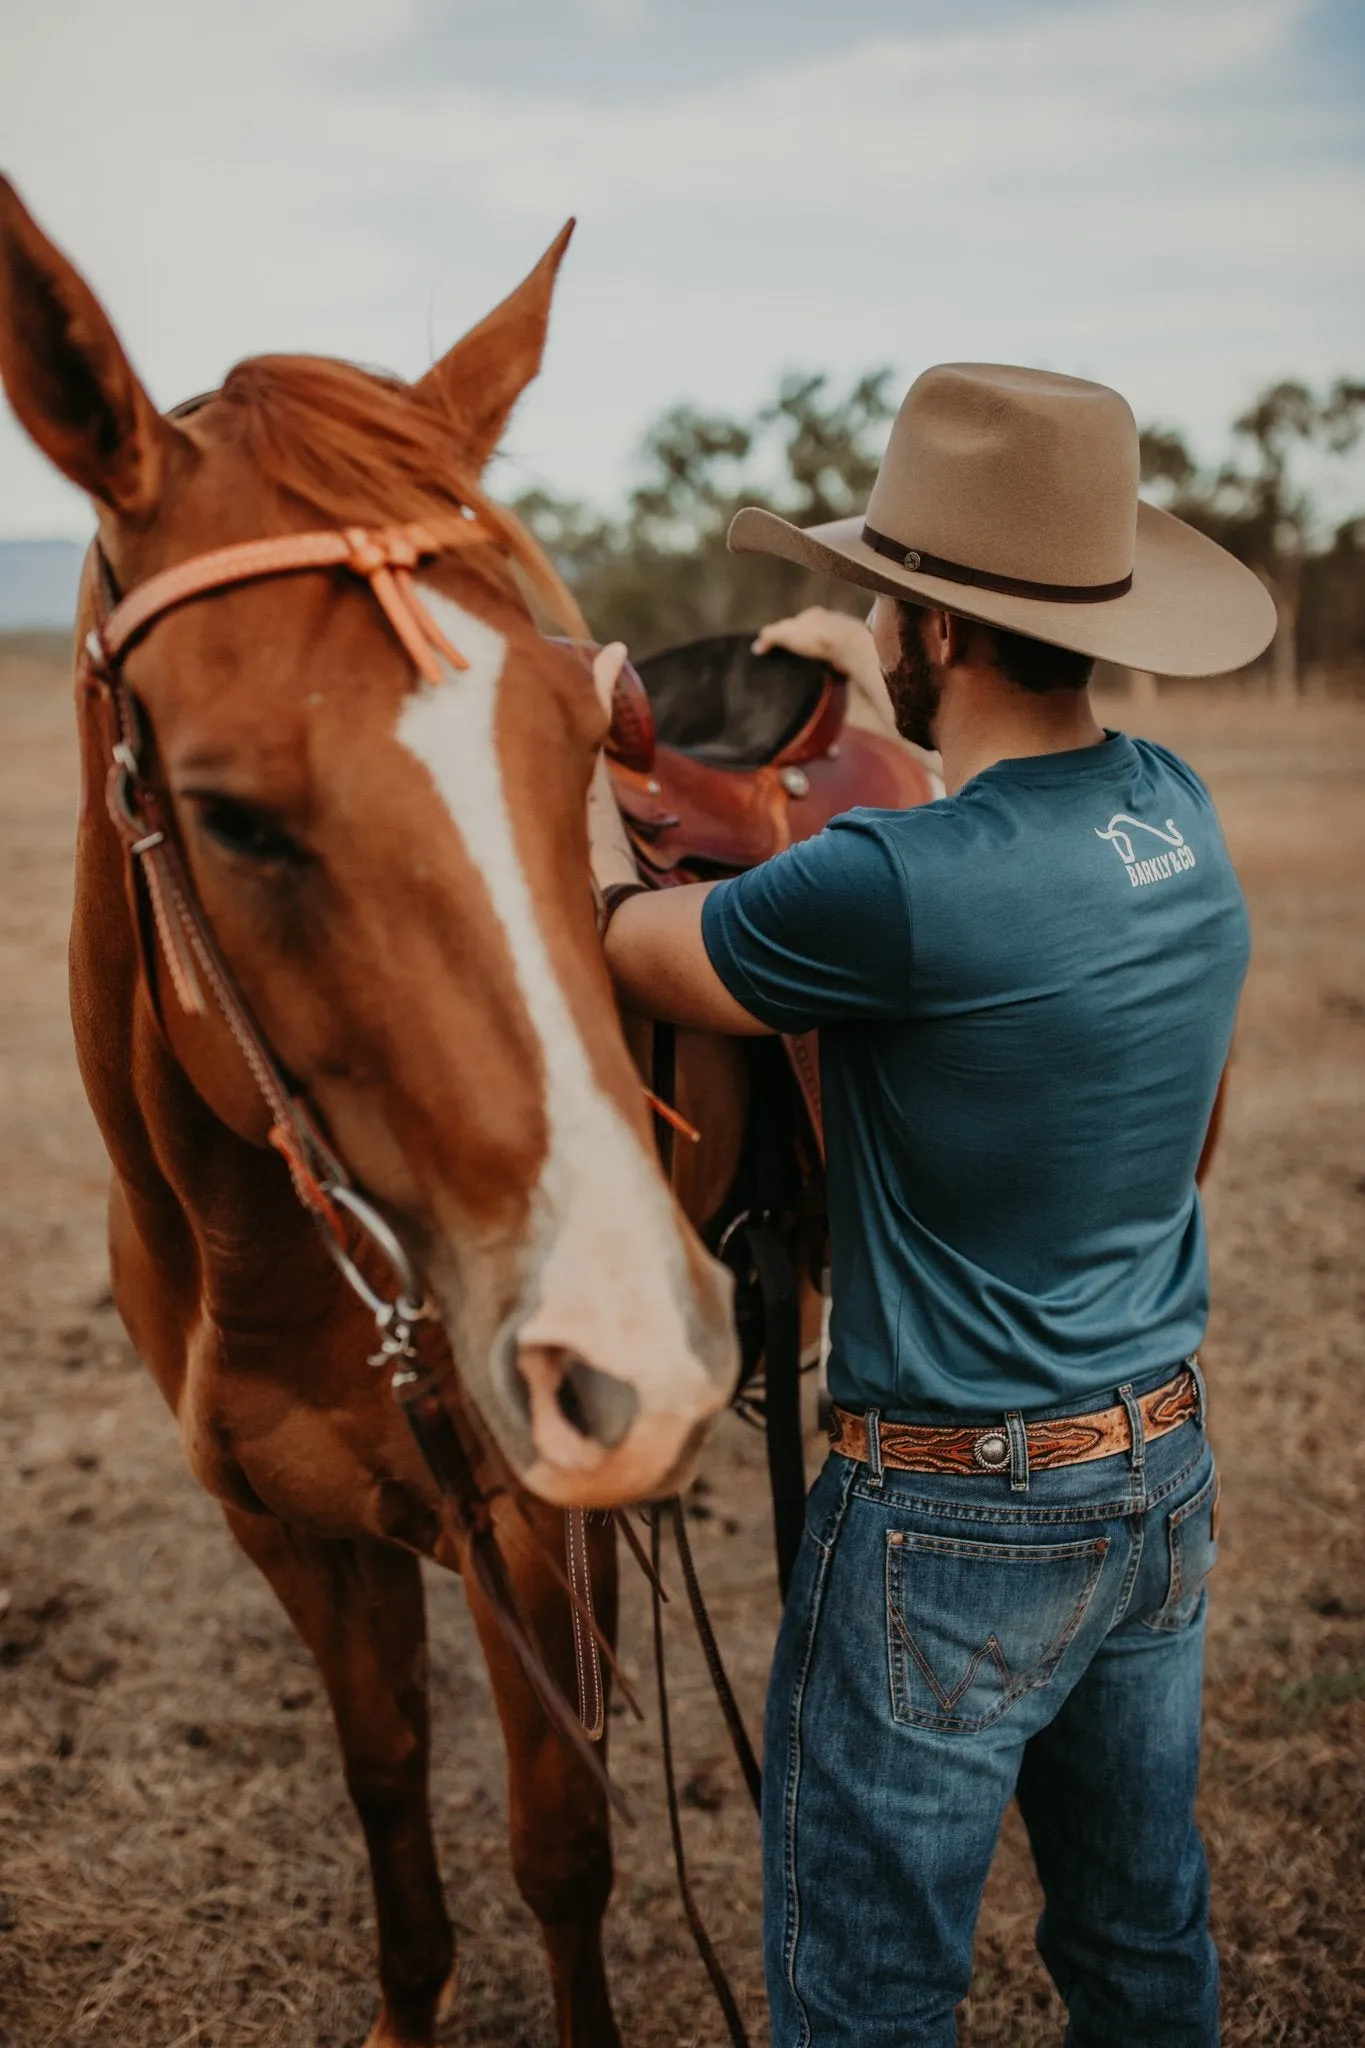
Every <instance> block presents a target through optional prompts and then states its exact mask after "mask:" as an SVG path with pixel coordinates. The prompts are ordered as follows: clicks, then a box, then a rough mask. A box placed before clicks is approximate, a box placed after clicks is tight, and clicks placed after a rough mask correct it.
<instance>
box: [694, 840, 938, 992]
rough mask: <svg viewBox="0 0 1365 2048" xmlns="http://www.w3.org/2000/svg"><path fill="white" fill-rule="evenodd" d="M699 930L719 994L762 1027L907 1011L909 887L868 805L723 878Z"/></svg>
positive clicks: (910, 970)
mask: <svg viewBox="0 0 1365 2048" xmlns="http://www.w3.org/2000/svg"><path fill="white" fill-rule="evenodd" d="M701 928H702V939H703V941H704V943H705V946H706V951H707V954H708V956H709V958H710V961H711V965H712V966H713V967H714V968H715V970H716V973H717V974H718V975H719V976H720V978H721V980H722V981H723V982H724V983H725V986H726V988H727V989H728V990H729V991H730V994H731V995H732V996H733V997H734V998H735V1001H736V1002H737V1003H741V1004H742V1005H743V1006H744V1008H745V1009H746V1010H748V1011H749V1013H750V1015H751V1016H754V1017H757V1019H758V1020H759V1022H760V1023H761V1024H766V1025H768V1026H769V1027H770V1028H771V1029H772V1030H775V1031H810V1030H813V1029H815V1028H816V1027H817V1026H819V1025H822V1024H841V1023H849V1022H852V1021H854V1020H855V1019H858V1018H863V1019H880V1020H883V1021H884V1020H887V1019H890V1018H896V1017H904V1016H907V1015H908V1014H909V1011H910V1007H911V982H912V979H913V959H912V946H911V926H910V900H909V894H908V891H907V888H906V884H905V879H904V876H903V873H902V869H901V864H900V861H899V859H898V858H897V855H896V853H895V851H894V849H893V848H892V847H891V846H890V845H889V844H888V843H887V835H886V829H885V826H884V825H879V824H878V822H877V818H876V814H875V813H868V814H864V815H860V814H859V813H858V812H856V811H855V812H850V813H849V814H848V815H847V816H846V817H843V818H836V819H835V820H834V822H833V823H832V824H830V825H827V826H826V827H825V830H824V831H823V832H821V833H819V834H818V835H817V836H816V837H815V838H814V839H807V840H804V841H803V842H802V843H801V844H800V845H799V846H793V847H790V848H789V849H788V850H787V852H786V853H780V854H778V855H777V856H776V858H775V859H773V860H769V861H764V862H763V864H762V866H760V867H756V868H751V869H750V870H749V872H748V873H747V874H744V875H738V876H736V878H735V879H734V880H733V881H729V882H722V883H721V884H720V886H719V888H716V889H713V890H712V891H711V894H710V895H709V896H708V897H707V899H706V902H705V903H704V904H703V906H702V926H701Z"/></svg>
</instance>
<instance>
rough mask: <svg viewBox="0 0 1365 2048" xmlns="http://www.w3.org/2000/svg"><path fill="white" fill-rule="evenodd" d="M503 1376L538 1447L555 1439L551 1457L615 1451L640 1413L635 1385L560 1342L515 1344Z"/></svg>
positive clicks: (582, 1455)
mask: <svg viewBox="0 0 1365 2048" xmlns="http://www.w3.org/2000/svg"><path fill="white" fill-rule="evenodd" d="M508 1378H509V1382H510V1392H511V1394H512V1398H513V1400H514V1402H515V1403H516V1405H517V1406H518V1407H519V1408H523V1412H524V1413H525V1415H526V1419H527V1421H528V1422H529V1423H530V1424H531V1429H532V1432H533V1434H534V1435H535V1436H536V1438H537V1440H538V1441H539V1442H540V1443H541V1445H542V1448H546V1447H547V1446H548V1445H549V1444H550V1443H551V1442H552V1441H555V1440H557V1441H558V1443H559V1451H558V1452H557V1453H556V1454H555V1455H556V1456H558V1457H561V1458H565V1457H567V1458H569V1459H571V1460H572V1461H573V1462H575V1463H577V1462H580V1461H581V1459H582V1458H583V1457H584V1456H586V1455H587V1454H588V1453H590V1452H591V1453H592V1454H593V1455H594V1456H600V1454H601V1453H602V1452H603V1451H612V1450H615V1449H616V1446H617V1445H618V1444H619V1443H621V1442H623V1441H624V1439H625V1438H626V1437H627V1436H628V1435H629V1434H630V1430H631V1426H632V1424H633V1423H634V1421H635V1418H636V1416H637V1415H638V1414H639V1412H640V1397H639V1395H638V1394H637V1393H636V1391H635V1389H634V1387H631V1386H628V1385H627V1384H626V1382H625V1381H624V1380H620V1379H617V1377H616V1375H615V1374H614V1373H610V1372H601V1371H599V1369H598V1368H597V1367H596V1366H595V1365H589V1364H588V1361H587V1359H586V1358H581V1357H580V1356H579V1354H578V1353H577V1352H576V1351H570V1350H569V1349H568V1347H567V1346H565V1345H561V1344H522V1345H520V1346H519V1347H518V1349H517V1354H516V1358H515V1360H514V1361H513V1363H512V1369H511V1372H510V1374H509V1375H508Z"/></svg>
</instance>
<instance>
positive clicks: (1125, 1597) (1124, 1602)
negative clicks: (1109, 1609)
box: [1114, 1515, 1146, 1628]
mask: <svg viewBox="0 0 1365 2048" xmlns="http://www.w3.org/2000/svg"><path fill="white" fill-rule="evenodd" d="M1145 1519H1146V1518H1145V1516H1144V1515H1134V1516H1133V1518H1132V1524H1131V1527H1132V1536H1133V1548H1132V1553H1131V1555H1130V1557H1129V1559H1128V1569H1127V1571H1126V1572H1125V1573H1124V1575H1123V1584H1122V1585H1121V1586H1120V1587H1119V1598H1118V1605H1117V1607H1116V1608H1115V1609H1114V1627H1115V1628H1117V1627H1118V1626H1119V1623H1120V1622H1121V1621H1122V1620H1123V1619H1124V1617H1125V1615H1126V1614H1127V1612H1128V1608H1129V1606H1130V1604H1131V1602H1132V1598H1133V1588H1134V1587H1135V1586H1136V1584H1137V1575H1138V1570H1139V1567H1140V1566H1141V1564H1142V1543H1143V1525H1144V1522H1145Z"/></svg>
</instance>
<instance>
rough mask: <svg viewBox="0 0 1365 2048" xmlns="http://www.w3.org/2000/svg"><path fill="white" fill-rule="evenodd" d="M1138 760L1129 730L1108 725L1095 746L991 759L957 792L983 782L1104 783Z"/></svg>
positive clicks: (1037, 784)
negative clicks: (1117, 729) (989, 764)
mask: <svg viewBox="0 0 1365 2048" xmlns="http://www.w3.org/2000/svg"><path fill="white" fill-rule="evenodd" d="M1135 759H1136V749H1135V748H1134V746H1133V742H1132V741H1131V740H1130V739H1129V737H1128V735H1127V733H1122V732H1114V731H1112V730H1111V729H1110V727H1108V726H1106V727H1105V728H1104V738H1103V739H1102V740H1097V741H1096V742H1095V744H1094V746H1093V747H1067V748H1065V749H1064V750H1063V751H1061V752H1060V753H1052V754H1021V755H1019V756H1017V757H1012V758H1010V759H1008V760H1004V761H995V762H992V764H991V766H990V767H989V768H983V769H982V770H981V771H980V773H979V774H977V775H973V776H972V777H971V778H970V780H969V781H967V782H964V783H963V785H962V788H961V789H960V790H959V791H958V794H959V796H961V795H963V794H964V793H965V792H966V791H967V790H969V789H974V788H975V787H976V786H977V784H978V783H981V782H1012V783H1016V784H1018V783H1027V784H1029V785H1030V786H1031V787H1033V788H1037V787H1039V786H1040V785H1042V784H1045V783H1047V784H1052V783H1057V784H1070V783H1073V782H1103V781H1108V780H1109V779H1110V778H1111V777H1112V776H1115V775H1121V774H1124V773H1126V772H1127V770H1128V769H1130V768H1131V767H1132V765H1133V762H1134V760H1135Z"/></svg>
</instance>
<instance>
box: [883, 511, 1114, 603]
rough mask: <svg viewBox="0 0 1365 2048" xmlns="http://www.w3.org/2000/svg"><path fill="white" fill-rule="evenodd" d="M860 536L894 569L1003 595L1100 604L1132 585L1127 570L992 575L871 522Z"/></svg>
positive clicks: (1045, 600)
mask: <svg viewBox="0 0 1365 2048" xmlns="http://www.w3.org/2000/svg"><path fill="white" fill-rule="evenodd" d="M863 540H864V541H865V543H866V544H867V546H868V547H870V548H875V550H876V552H877V553H878V554H879V555H885V556H886V558H887V560H888V561H891V562H894V563H895V564H896V567H897V568H898V569H910V570H913V571H914V572H915V573H916V574H917V575H920V576H941V577H942V578H943V580H944V582H945V583H969V584H971V586H972V587H973V589H976V590H998V591H999V592H1001V594H1002V595H1003V596H1005V597H1035V598H1038V599H1040V600H1041V601H1042V602H1043V603H1045V604H1103V603H1104V602H1105V601H1106V599H1108V598H1112V597H1123V596H1124V595H1125V594H1126V593H1127V592H1128V591H1130V590H1131V589H1132V587H1133V578H1132V573H1131V571H1130V573H1129V574H1128V575H1127V576H1121V577H1120V578H1119V580H1118V582H1117V583H1030V582H1028V581H1027V580H1026V578H1024V577H1023V576H996V575H994V574H993V573H992V571H991V570H989V569H968V568H967V567H966V566H965V565H964V564H963V563H961V562H945V561H944V559H943V557H942V556H941V555H927V554H926V553H925V552H924V550H923V548H908V547H907V546H906V545H905V542H904V541H900V540H892V539H891V537H890V535H889V534H885V533H878V531H877V529H876V527H875V526H864V528H863Z"/></svg>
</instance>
